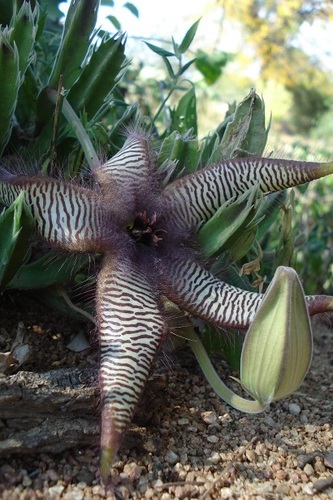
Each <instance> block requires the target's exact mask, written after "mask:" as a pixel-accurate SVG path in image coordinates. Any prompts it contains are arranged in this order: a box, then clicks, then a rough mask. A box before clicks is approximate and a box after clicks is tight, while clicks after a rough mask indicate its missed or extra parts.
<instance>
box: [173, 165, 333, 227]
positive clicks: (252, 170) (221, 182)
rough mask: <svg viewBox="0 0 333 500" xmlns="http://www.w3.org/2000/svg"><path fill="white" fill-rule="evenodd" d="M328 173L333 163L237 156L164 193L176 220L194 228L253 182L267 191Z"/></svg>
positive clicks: (187, 178)
mask: <svg viewBox="0 0 333 500" xmlns="http://www.w3.org/2000/svg"><path fill="white" fill-rule="evenodd" d="M328 173H333V166H332V163H310V162H298V161H289V160H275V159H270V158H257V159H251V158H237V159H233V160H227V161H224V162H223V163H221V164H219V165H214V166H211V167H208V168H205V169H202V170H199V171H198V172H196V173H194V174H192V175H189V176H187V177H184V178H182V179H179V180H177V181H175V182H174V183H172V184H170V186H168V187H167V188H166V189H165V190H164V196H165V200H166V203H167V205H168V207H169V208H168V210H170V217H171V218H172V219H173V220H174V221H175V224H177V225H178V226H179V227H180V228H189V227H191V228H194V227H197V226H199V225H200V224H202V223H204V222H206V221H207V220H209V219H210V218H211V217H212V216H213V215H214V213H215V212H216V210H217V209H218V208H219V207H221V206H222V205H223V204H224V203H225V202H227V201H231V200H232V198H234V197H238V196H240V195H241V194H243V193H244V192H246V191H247V190H248V189H249V188H251V187H252V186H255V185H259V188H260V190H261V191H262V192H263V193H271V192H275V191H280V190H282V189H285V188H289V187H293V186H296V185H300V184H304V183H305V182H308V181H310V180H313V179H318V178H320V177H323V176H324V175H327V174H328Z"/></svg>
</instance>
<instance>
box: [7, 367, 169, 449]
mask: <svg viewBox="0 0 333 500" xmlns="http://www.w3.org/2000/svg"><path fill="white" fill-rule="evenodd" d="M167 383H168V377H167V375H166V374H165V373H161V374H155V375H153V377H152V378H151V379H150V380H149V381H148V384H147V390H146V391H145V393H144V394H143V398H142V400H141V401H140V403H139V405H138V408H137V413H136V414H135V416H134V421H135V422H136V424H137V425H138V426H139V427H140V429H138V428H137V427H136V428H135V429H132V431H130V432H128V433H127V435H126V439H125V443H124V444H125V446H128V447H130V448H131V447H132V446H137V444H138V442H139V443H140V444H139V446H141V447H142V446H144V443H143V442H142V432H143V429H142V426H146V425H147V424H148V425H153V426H158V425H159V418H158V416H159V413H160V411H159V408H160V407H161V406H163V405H165V400H164V397H163V389H164V388H165V387H166V385H167ZM99 441H100V392H99V387H98V372H97V369H92V368H90V369H85V370H82V369H79V368H62V369H58V370H51V371H49V372H45V373H42V374H40V373H34V372H26V371H21V372H19V373H16V374H15V375H10V376H5V375H0V457H8V456H10V455H15V454H16V455H18V454H21V455H22V454H35V453H44V452H47V453H60V452H62V451H64V450H67V449H70V448H75V447H78V448H82V447H84V446H94V445H96V446H99Z"/></svg>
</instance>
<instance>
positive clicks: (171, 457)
mask: <svg viewBox="0 0 333 500" xmlns="http://www.w3.org/2000/svg"><path fill="white" fill-rule="evenodd" d="M165 461H166V462H167V463H168V464H171V465H174V464H175V463H176V462H178V455H177V453H175V452H174V451H172V450H169V451H168V452H167V454H166V455H165Z"/></svg>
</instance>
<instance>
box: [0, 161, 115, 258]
mask: <svg viewBox="0 0 333 500" xmlns="http://www.w3.org/2000/svg"><path fill="white" fill-rule="evenodd" d="M22 191H23V192H24V194H25V202H26V204H27V206H28V207H29V209H30V211H31V215H32V218H33V220H34V222H35V226H36V230H37V232H38V233H39V235H40V236H41V237H42V238H43V239H45V240H46V241H48V242H49V243H51V244H54V245H56V246H59V247H61V248H64V249H67V250H75V251H99V250H100V249H102V248H103V244H102V243H103V240H104V239H105V234H104V231H105V226H106V224H105V223H103V212H102V209H101V203H100V202H99V201H98V199H97V197H96V195H95V194H94V192H93V191H90V190H89V189H84V188H82V187H80V186H75V185H74V184H70V183H64V182H60V181H56V180H53V179H50V178H46V177H45V178H43V177H37V176H36V177H25V176H22V177H21V176H14V175H11V174H9V173H8V172H5V171H4V170H2V169H1V170H0V202H1V203H3V204H4V205H7V206H9V205H11V203H13V201H14V200H15V199H16V197H17V196H18V195H19V193H20V192H22Z"/></svg>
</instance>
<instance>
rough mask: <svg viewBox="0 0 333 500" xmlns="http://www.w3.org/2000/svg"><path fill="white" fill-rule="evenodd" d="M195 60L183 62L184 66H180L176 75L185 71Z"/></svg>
mask: <svg viewBox="0 0 333 500" xmlns="http://www.w3.org/2000/svg"><path fill="white" fill-rule="evenodd" d="M194 62H195V59H191V60H190V61H188V62H187V63H186V64H184V66H182V67H181V68H180V70H179V72H178V75H177V76H178V77H179V76H181V75H182V74H183V73H185V71H186V70H187V69H188V68H189V67H190V66H192V64H193V63H194Z"/></svg>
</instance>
